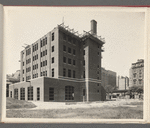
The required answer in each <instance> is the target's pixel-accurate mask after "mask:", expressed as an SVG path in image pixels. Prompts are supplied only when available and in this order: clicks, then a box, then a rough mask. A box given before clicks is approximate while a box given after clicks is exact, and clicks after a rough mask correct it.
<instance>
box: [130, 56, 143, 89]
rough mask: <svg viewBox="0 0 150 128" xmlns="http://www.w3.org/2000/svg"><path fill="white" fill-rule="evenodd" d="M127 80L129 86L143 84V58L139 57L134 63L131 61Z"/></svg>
mask: <svg viewBox="0 0 150 128" xmlns="http://www.w3.org/2000/svg"><path fill="white" fill-rule="evenodd" d="M129 72H130V74H129V81H130V87H132V86H143V85H144V60H143V59H139V60H137V62H136V63H132V67H131V68H130V71H129Z"/></svg>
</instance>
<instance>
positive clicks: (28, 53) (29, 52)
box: [26, 48, 31, 56]
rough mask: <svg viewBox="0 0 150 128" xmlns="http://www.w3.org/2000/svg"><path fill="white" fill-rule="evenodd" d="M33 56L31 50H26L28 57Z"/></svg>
mask: <svg viewBox="0 0 150 128" xmlns="http://www.w3.org/2000/svg"><path fill="white" fill-rule="evenodd" d="M30 54H31V48H29V49H27V50H26V56H27V55H30Z"/></svg>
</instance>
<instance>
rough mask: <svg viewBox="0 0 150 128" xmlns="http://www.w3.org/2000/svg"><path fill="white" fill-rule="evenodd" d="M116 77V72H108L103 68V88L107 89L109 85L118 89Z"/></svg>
mask: <svg viewBox="0 0 150 128" xmlns="http://www.w3.org/2000/svg"><path fill="white" fill-rule="evenodd" d="M116 75H117V73H116V72H114V71H110V70H106V69H105V68H103V67H102V68H101V77H102V86H103V87H106V86H107V85H111V86H112V87H116V79H117V78H116Z"/></svg>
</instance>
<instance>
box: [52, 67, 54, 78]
mask: <svg viewBox="0 0 150 128" xmlns="http://www.w3.org/2000/svg"><path fill="white" fill-rule="evenodd" d="M52 77H54V68H53V69H52Z"/></svg>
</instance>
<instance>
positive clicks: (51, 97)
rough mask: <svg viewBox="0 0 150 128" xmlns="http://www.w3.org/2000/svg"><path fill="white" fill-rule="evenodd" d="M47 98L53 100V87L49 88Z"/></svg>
mask: <svg viewBox="0 0 150 128" xmlns="http://www.w3.org/2000/svg"><path fill="white" fill-rule="evenodd" d="M49 100H54V88H49Z"/></svg>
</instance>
